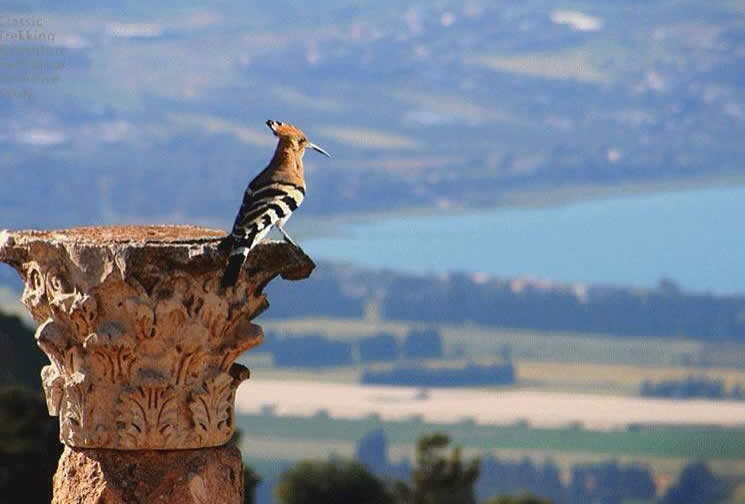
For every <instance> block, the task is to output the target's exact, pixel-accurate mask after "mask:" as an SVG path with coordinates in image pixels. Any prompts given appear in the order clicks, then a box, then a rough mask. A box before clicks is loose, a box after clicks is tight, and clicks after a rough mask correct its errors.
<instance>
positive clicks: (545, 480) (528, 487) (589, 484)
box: [357, 429, 657, 504]
mask: <svg viewBox="0 0 745 504" xmlns="http://www.w3.org/2000/svg"><path fill="white" fill-rule="evenodd" d="M357 458H358V459H359V460H360V461H361V462H362V463H363V464H364V465H365V466H366V467H368V468H369V469H370V470H371V471H373V472H374V473H375V474H377V475H379V476H381V477H384V478H387V479H399V480H400V479H405V478H407V477H408V474H409V473H410V472H411V471H412V470H413V469H412V468H411V466H410V464H409V463H408V461H406V460H404V461H402V462H399V463H392V462H391V461H389V459H388V456H387V442H386V439H385V434H384V433H383V431H382V430H380V429H379V430H375V431H372V432H370V433H368V434H367V435H366V436H364V437H363V438H362V439H360V440H359V442H358V443H357ZM525 491H527V492H530V493H532V494H535V495H541V496H544V497H546V498H548V499H550V500H552V501H554V502H566V503H577V504H590V503H594V502H603V503H606V502H607V503H613V502H621V501H623V500H625V499H628V500H650V499H654V497H655V494H656V491H657V489H656V486H655V481H654V475H653V474H652V472H651V471H650V470H649V468H647V467H644V466H641V465H638V464H629V465H625V466H619V465H618V463H617V462H615V461H610V462H600V463H595V464H580V465H576V466H574V467H573V468H572V475H571V479H570V481H569V482H568V484H566V485H565V484H564V483H563V482H562V480H561V477H560V471H559V468H558V466H557V465H556V464H555V463H553V462H552V461H550V460H549V461H546V462H544V463H543V464H534V463H533V462H531V461H530V460H529V459H523V460H522V461H519V462H515V461H508V460H500V459H498V458H496V457H493V456H491V455H489V456H486V457H483V458H482V459H481V460H480V462H479V477H478V478H477V480H476V481H475V482H474V492H475V495H476V497H477V498H478V499H479V500H482V501H483V500H486V499H488V498H489V497H491V496H493V495H516V494H519V493H521V492H525Z"/></svg>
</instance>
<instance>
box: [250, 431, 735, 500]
mask: <svg viewBox="0 0 745 504" xmlns="http://www.w3.org/2000/svg"><path fill="white" fill-rule="evenodd" d="M449 444H450V439H449V438H448V436H447V435H445V434H441V433H435V434H431V435H425V436H422V437H421V438H420V439H419V440H418V441H417V453H416V460H415V463H414V464H413V466H409V464H408V462H406V467H405V469H406V471H405V472H401V471H402V470H403V469H404V467H402V466H395V465H393V466H392V465H390V462H389V461H388V460H387V456H386V452H385V438H384V436H383V435H382V433H381V432H379V431H376V432H373V433H370V434H369V435H368V436H366V437H365V438H363V439H362V440H360V442H359V444H358V459H357V460H345V459H332V460H329V461H304V462H301V463H299V464H297V465H296V466H294V467H291V468H289V469H288V470H286V471H285V472H284V473H283V474H282V476H281V477H280V478H279V479H278V480H277V481H275V482H273V484H272V487H273V488H274V491H273V494H272V495H270V494H268V493H264V494H263V496H262V497H260V499H259V500H258V503H257V504H270V503H274V502H278V503H280V504H306V503H315V502H330V503H336V502H339V503H346V502H361V503H368V502H369V503H382V504H475V503H477V502H480V503H483V504H549V503H551V502H556V503H558V502H562V503H567V504H621V503H623V502H637V501H638V502H658V503H659V504H680V503H683V502H685V503H687V504H705V503H706V504H716V503H719V502H722V501H723V500H725V499H727V498H728V496H729V493H730V490H729V486H728V484H727V483H726V482H725V481H723V480H722V479H720V478H718V477H717V476H715V475H714V474H713V473H712V472H711V470H710V469H709V468H708V466H707V465H706V464H704V463H701V462H694V463H691V464H689V465H687V466H686V467H685V468H684V469H683V471H682V472H681V474H680V477H679V479H678V481H677V482H676V483H674V484H672V485H670V486H669V487H668V489H667V490H666V492H665V493H664V495H662V496H660V497H659V498H658V497H657V495H656V492H657V488H656V485H655V480H654V477H653V475H652V473H651V472H650V471H649V469H648V468H646V467H643V466H639V465H635V464H631V465H628V466H619V465H618V464H617V463H616V462H604V463H597V464H582V465H577V466H575V467H574V468H573V469H572V475H571V481H570V482H569V483H568V484H566V485H564V484H563V483H562V481H561V479H560V477H559V470H558V468H557V467H556V465H555V464H553V463H551V462H546V463H545V464H544V465H543V466H536V465H533V464H532V463H531V462H530V461H528V460H525V461H523V462H517V463H515V462H504V461H500V460H498V459H496V458H494V457H491V456H490V457H486V458H485V459H482V460H479V459H475V458H474V459H470V460H464V459H463V457H462V454H461V451H460V449H459V448H452V449H450V450H449V451H448V449H449ZM381 447H382V449H381ZM505 495H513V496H515V495H517V496H518V497H509V496H505ZM536 495H540V496H541V497H537V496H536Z"/></svg>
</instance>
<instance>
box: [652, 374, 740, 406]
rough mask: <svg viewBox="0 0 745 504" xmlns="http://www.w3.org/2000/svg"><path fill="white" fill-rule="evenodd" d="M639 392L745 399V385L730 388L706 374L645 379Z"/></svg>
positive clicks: (686, 396)
mask: <svg viewBox="0 0 745 504" xmlns="http://www.w3.org/2000/svg"><path fill="white" fill-rule="evenodd" d="M639 394H640V395H642V396H644V397H668V398H672V399H692V398H697V397H704V398H707V399H733V400H738V401H745V387H744V386H742V385H740V384H737V385H733V386H732V387H731V388H730V389H729V390H728V389H727V387H726V386H725V384H724V380H722V379H718V378H716V379H715V378H707V377H706V376H688V377H686V378H684V379H682V380H672V379H671V380H663V381H660V382H653V381H651V380H645V381H643V382H642V384H641V386H640V387H639Z"/></svg>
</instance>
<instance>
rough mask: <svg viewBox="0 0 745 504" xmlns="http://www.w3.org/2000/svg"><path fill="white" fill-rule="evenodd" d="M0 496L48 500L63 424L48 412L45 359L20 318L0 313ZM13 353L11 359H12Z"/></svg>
mask: <svg viewBox="0 0 745 504" xmlns="http://www.w3.org/2000/svg"><path fill="white" fill-rule="evenodd" d="M0 355H4V356H6V358H5V359H4V360H3V365H2V366H0V495H2V496H3V498H4V499H7V501H8V502H28V503H31V504H36V503H48V502H50V501H51V500H52V483H51V482H52V475H53V474H54V471H55V470H56V468H57V459H58V458H59V456H60V454H61V453H62V445H61V444H60V442H59V422H58V420H57V418H53V417H50V416H49V413H48V411H47V406H46V402H45V401H44V397H43V393H42V391H41V378H40V371H41V367H42V365H44V364H45V363H47V359H46V357H45V356H44V354H43V353H42V352H41V351H40V350H39V349H38V348H36V345H35V344H34V334H33V332H32V331H31V330H30V329H29V328H27V327H26V326H25V325H24V324H23V323H22V322H21V320H20V319H18V318H17V317H15V316H7V315H4V314H2V313H0ZM11 356H12V358H10V357H11Z"/></svg>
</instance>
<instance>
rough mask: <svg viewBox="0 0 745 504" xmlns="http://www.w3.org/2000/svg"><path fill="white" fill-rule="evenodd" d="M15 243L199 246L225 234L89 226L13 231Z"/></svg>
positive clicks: (167, 228)
mask: <svg viewBox="0 0 745 504" xmlns="http://www.w3.org/2000/svg"><path fill="white" fill-rule="evenodd" d="M9 236H10V237H12V238H14V239H15V240H18V239H22V240H26V241H45V242H58V243H80V244H86V245H111V244H127V243H132V244H136V243H137V244H153V245H157V244H186V245H188V244H198V243H204V242H209V241H218V240H219V239H221V238H222V237H223V236H225V231H221V230H219V229H209V228H204V227H200V226H166V225H160V226H89V227H76V228H69V229H52V230H43V231H42V230H27V231H14V232H12V233H9Z"/></svg>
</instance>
